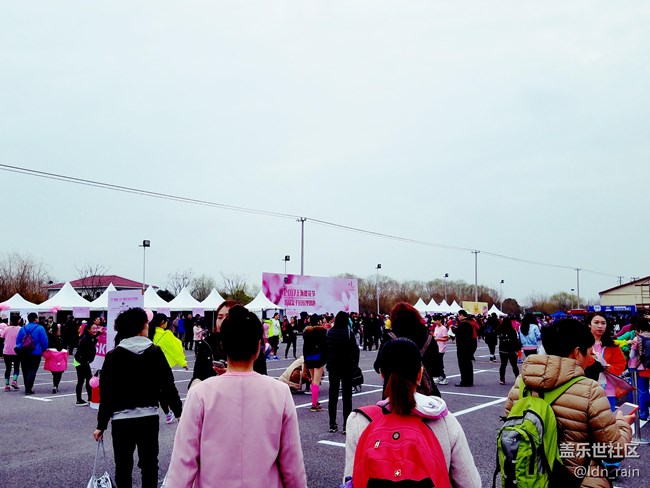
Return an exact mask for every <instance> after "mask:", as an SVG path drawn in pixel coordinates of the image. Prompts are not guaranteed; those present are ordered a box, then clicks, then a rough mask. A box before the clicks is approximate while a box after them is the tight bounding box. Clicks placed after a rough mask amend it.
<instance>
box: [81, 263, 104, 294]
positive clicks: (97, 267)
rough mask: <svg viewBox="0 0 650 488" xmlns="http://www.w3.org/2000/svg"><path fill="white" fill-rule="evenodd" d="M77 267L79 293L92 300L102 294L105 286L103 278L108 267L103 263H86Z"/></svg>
mask: <svg viewBox="0 0 650 488" xmlns="http://www.w3.org/2000/svg"><path fill="white" fill-rule="evenodd" d="M75 269H76V270H77V273H78V275H79V281H80V286H79V288H80V289H81V293H79V294H80V295H81V296H82V297H84V298H85V299H86V300H91V301H92V300H94V299H95V298H97V297H98V296H99V295H101V293H102V291H103V288H104V286H103V280H102V278H103V277H104V276H105V275H106V274H107V272H108V268H107V267H106V266H104V265H103V264H86V265H84V266H82V267H80V268H77V267H76V266H75Z"/></svg>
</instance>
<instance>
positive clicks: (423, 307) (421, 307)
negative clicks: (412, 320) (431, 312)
mask: <svg viewBox="0 0 650 488" xmlns="http://www.w3.org/2000/svg"><path fill="white" fill-rule="evenodd" d="M413 307H414V308H415V309H416V310H417V311H418V312H420V315H424V314H425V313H427V311H428V309H427V304H426V303H424V300H422V299H421V298H418V301H417V302H416V303H415V305H413Z"/></svg>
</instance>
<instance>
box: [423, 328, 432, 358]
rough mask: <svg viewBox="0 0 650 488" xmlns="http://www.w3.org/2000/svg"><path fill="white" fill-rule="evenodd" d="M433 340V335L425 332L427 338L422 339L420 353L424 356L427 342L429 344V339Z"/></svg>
mask: <svg viewBox="0 0 650 488" xmlns="http://www.w3.org/2000/svg"><path fill="white" fill-rule="evenodd" d="M432 340H433V337H432V336H431V334H429V333H427V340H426V341H424V346H422V349H420V354H421V355H422V357H423V358H424V353H425V352H427V349H428V348H429V344H431V341H432Z"/></svg>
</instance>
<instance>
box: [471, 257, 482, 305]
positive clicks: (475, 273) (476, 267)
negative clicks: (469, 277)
mask: <svg viewBox="0 0 650 488" xmlns="http://www.w3.org/2000/svg"><path fill="white" fill-rule="evenodd" d="M480 252H481V251H478V250H475V251H472V254H474V301H475V302H478V253H480Z"/></svg>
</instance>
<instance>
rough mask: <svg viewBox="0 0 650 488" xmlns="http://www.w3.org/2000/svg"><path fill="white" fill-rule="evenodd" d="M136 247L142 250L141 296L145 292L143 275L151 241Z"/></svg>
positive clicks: (143, 242)
mask: <svg viewBox="0 0 650 488" xmlns="http://www.w3.org/2000/svg"><path fill="white" fill-rule="evenodd" d="M138 247H141V248H142V294H143V295H144V292H145V286H146V285H145V275H146V271H147V248H148V247H151V241H147V240H144V241H142V244H141V245H139V246H138Z"/></svg>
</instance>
